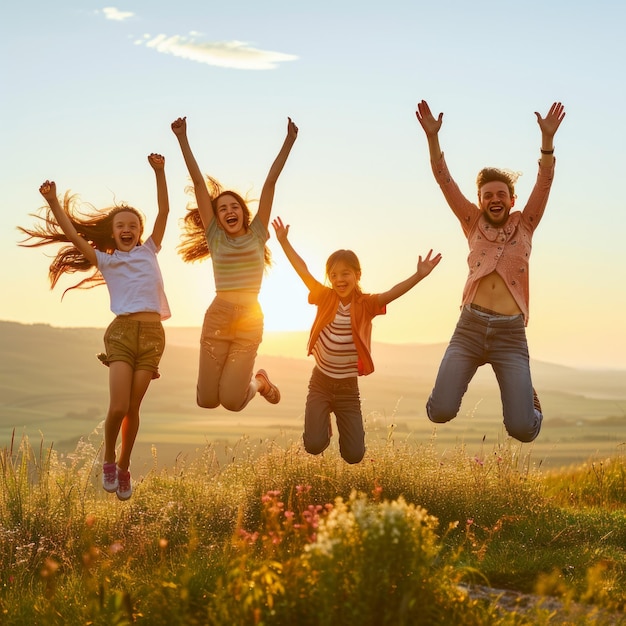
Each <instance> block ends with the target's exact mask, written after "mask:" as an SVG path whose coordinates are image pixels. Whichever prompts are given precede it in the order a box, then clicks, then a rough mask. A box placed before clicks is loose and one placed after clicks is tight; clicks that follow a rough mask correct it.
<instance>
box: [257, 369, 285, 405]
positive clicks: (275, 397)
mask: <svg viewBox="0 0 626 626" xmlns="http://www.w3.org/2000/svg"><path fill="white" fill-rule="evenodd" d="M255 378H260V379H261V380H262V381H263V382H264V383H265V388H266V391H265V392H262V393H261V395H262V396H263V397H264V398H265V399H266V400H267V401H268V402H269V403H270V404H278V403H279V402H280V391H278V387H277V386H276V385H274V384H273V383H272V382H271V381H270V379H269V377H268V375H267V372H266V371H265V370H259V371H258V372H257V373H256V375H255Z"/></svg>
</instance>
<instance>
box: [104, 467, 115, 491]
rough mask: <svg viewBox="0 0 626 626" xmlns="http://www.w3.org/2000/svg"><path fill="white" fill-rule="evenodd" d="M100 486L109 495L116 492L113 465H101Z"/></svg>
mask: <svg viewBox="0 0 626 626" xmlns="http://www.w3.org/2000/svg"><path fill="white" fill-rule="evenodd" d="M102 486H103V487H104V490H105V491H108V492H109V493H114V492H115V491H117V488H118V480H117V465H115V463H104V464H103V465H102Z"/></svg>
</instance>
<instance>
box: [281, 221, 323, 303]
mask: <svg viewBox="0 0 626 626" xmlns="http://www.w3.org/2000/svg"><path fill="white" fill-rule="evenodd" d="M272 226H273V227H274V232H275V233H276V239H278V243H280V245H281V248H282V249H283V251H284V252H285V255H286V257H287V258H288V259H289V262H290V263H291V265H292V266H293V269H294V270H296V272H297V274H298V276H300V278H301V279H302V282H303V283H304V284H305V285H306V286H307V288H308V290H309V291H311V290H312V289H313V288H314V287H315V286H316V285H318V284H319V281H318V280H316V279H315V277H314V276H313V275H312V274H311V272H309V268H308V267H307V265H306V263H305V262H304V260H303V259H302V257H301V256H300V255H299V254H298V253H297V252H296V251H295V250H294V248H293V246H292V245H291V243H290V241H289V239H288V238H287V236H288V235H289V225H287V226H285V225H284V224H283V221H282V220H281V219H280V217H276V218H275V219H274V220H272Z"/></svg>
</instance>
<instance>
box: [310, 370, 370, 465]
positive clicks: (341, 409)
mask: <svg viewBox="0 0 626 626" xmlns="http://www.w3.org/2000/svg"><path fill="white" fill-rule="evenodd" d="M331 412H332V413H334V414H335V418H336V420H337V430H338V431H339V451H340V452H341V456H342V457H343V459H344V460H345V461H347V462H348V463H358V462H359V461H361V459H363V456H364V454H365V430H364V428H363V415H362V414H361V398H360V395H359V385H358V379H357V377H356V376H352V377H350V378H331V377H330V376H327V375H326V374H324V373H323V372H321V371H320V370H319V369H318V368H317V367H315V368H313V373H312V374H311V380H310V381H309V393H308V395H307V398H306V409H305V413H304V435H303V440H304V448H305V450H306V451H307V452H308V453H309V454H320V453H321V452H323V451H324V450H326V448H327V447H328V445H329V444H330V437H331V434H332V430H331V425H330V414H331Z"/></svg>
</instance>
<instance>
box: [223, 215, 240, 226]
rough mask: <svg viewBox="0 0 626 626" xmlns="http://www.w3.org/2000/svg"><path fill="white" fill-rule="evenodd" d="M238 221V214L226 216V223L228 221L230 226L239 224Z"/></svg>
mask: <svg viewBox="0 0 626 626" xmlns="http://www.w3.org/2000/svg"><path fill="white" fill-rule="evenodd" d="M238 221H239V220H238V219H237V216H236V215H233V216H231V217H227V218H226V223H227V224H228V225H229V226H235V224H237V222H238Z"/></svg>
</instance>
